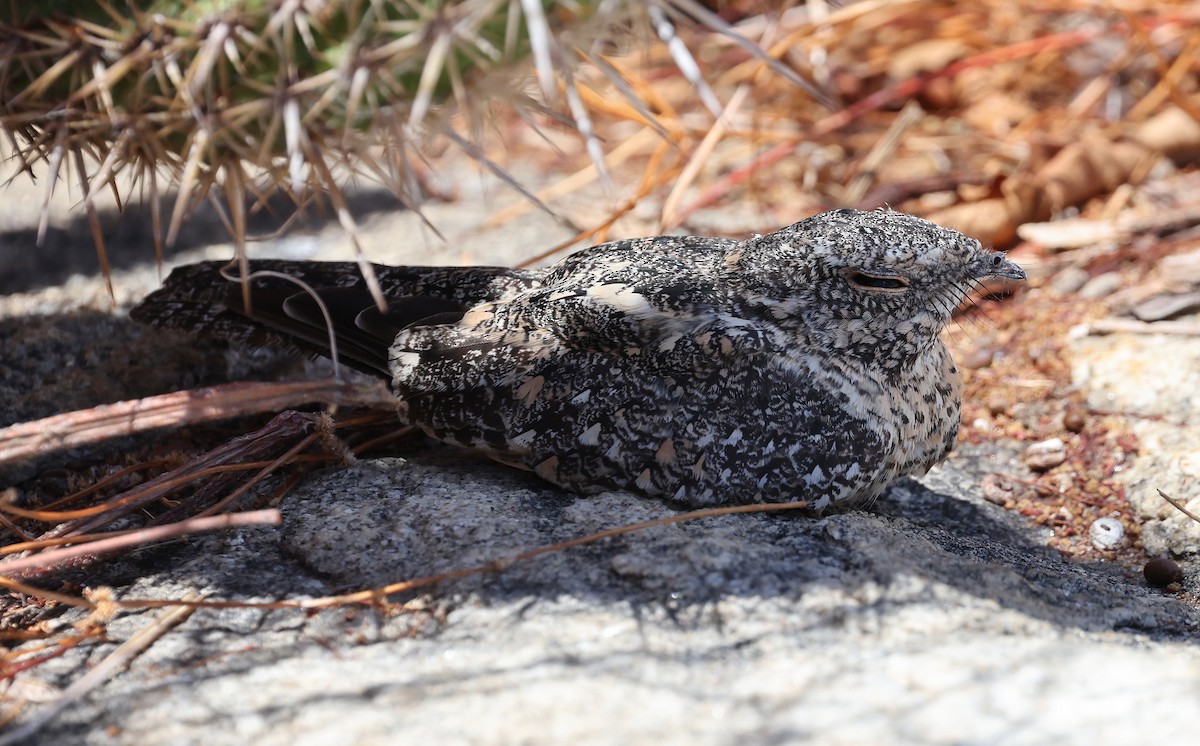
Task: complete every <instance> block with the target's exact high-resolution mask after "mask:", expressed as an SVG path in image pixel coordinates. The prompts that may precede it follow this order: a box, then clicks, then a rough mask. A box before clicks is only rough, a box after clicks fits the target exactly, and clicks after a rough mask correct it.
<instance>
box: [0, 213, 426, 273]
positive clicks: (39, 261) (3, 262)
mask: <svg viewBox="0 0 1200 746" xmlns="http://www.w3.org/2000/svg"><path fill="white" fill-rule="evenodd" d="M174 199H175V197H174V195H173V194H172V195H168V196H166V197H164V198H163V204H164V205H166V206H169V205H172V204H174ZM346 201H347V203H348V206H349V209H350V212H351V214H353V215H354V216H355V217H357V218H360V219H361V218H363V217H365V216H367V215H370V214H373V213H377V212H384V211H388V210H399V209H403V207H402V206H401V205H400V204H399V203H398V202H397V201H396V198H395V196H393V195H392V194H391V193H390V192H385V191H381V190H372V191H362V192H356V193H352V194H349V195H347V197H346ZM168 209H169V207H168V208H164V217H163V220H164V221H166V220H167V219H168V217H169V212H168ZM295 211H296V208H295V205H294V204H293V203H292V202H291V201H290V200H287V199H285V198H282V197H276V198H274V199H272V200H270V203H269V207H268V208H267V209H259V210H256V211H255V212H253V213H252V214H250V215H248V216H247V233H248V234H250V235H251V236H256V235H269V234H272V233H275V232H276V231H279V230H280V229H281V228H283V227H284V226H285V225H286V223H287V220H288V218H289V216H291V215H293V214H294V213H295ZM76 212H77V216H76V217H75V218H74V219H72V220H71V221H70V223H68V224H67V226H66V227H64V228H49V229H48V230H47V231H46V236H45V240H44V241H43V242H42V245H41V246H38V244H37V230H36V229H33V228H31V229H17V230H10V231H6V232H0V266H3V267H4V268H5V271H4V272H3V273H0V294H8V293H22V292H31V291H34V290H38V289H41V288H44V287H52V286H56V285H61V284H63V282H65V281H66V280H67V278H69V277H71V276H72V275H77V274H80V275H98V274H100V260H99V258H98V257H97V255H96V250H95V248H94V247H95V244H94V243H93V240H92V229H91V224H90V223H89V221H88V218H87V215H86V214H84V213H83V210H82V209H79V210H77V211H76ZM98 218H99V221H100V228H101V232H102V234H103V236H104V245H105V249H106V251H107V254H108V264H109V266H110V267H111V268H112V269H114V270H120V269H126V268H129V267H133V266H136V265H139V264H148V263H150V262H153V261H154V228H153V223H152V221H151V218H150V210H149V207H145V206H135V207H131V208H130V209H129V210H128V211H127V212H125V213H121V212H118V211H116V210H101V211H99V214H98ZM336 222H337V217H336V215H335V214H334V212H333V210H332V209H329V208H325V209H323V210H322V209H317V208H316V207H309V208H307V209H306V210H305V212H304V213H303V214H302V215H301V216H300V217H299V218H298V219H297V220H295V221H294V222H293V223H292V224H291V225H288V226H287V227H288V229H289V230H296V229H307V230H315V229H317V228H320V227H322V226H324V225H327V224H330V223H336ZM229 240H230V238H229V232H228V231H227V230H226V228H225V224H224V223H223V222H222V220H221V218H220V217H219V216H218V215H217V214H216V213H215V212H214V211H213V209H212V208H211V207H209V206H208V205H207V204H204V205H202V206H201V207H199V208H197V210H196V213H195V214H194V215H193V216H192V217H191V218H190V219H189V220H188V221H187V222H186V223H185V224H184V226H183V228H182V229H181V231H180V234H179V238H178V240H177V241H176V242H175V245H174V246H172V247H170V248H169V249H166V248H164V252H165V254H166V256H173V255H175V254H177V253H180V252H182V251H186V250H188V249H194V248H196V247H199V246H207V245H210V244H215V243H225V242H228V241H229Z"/></svg>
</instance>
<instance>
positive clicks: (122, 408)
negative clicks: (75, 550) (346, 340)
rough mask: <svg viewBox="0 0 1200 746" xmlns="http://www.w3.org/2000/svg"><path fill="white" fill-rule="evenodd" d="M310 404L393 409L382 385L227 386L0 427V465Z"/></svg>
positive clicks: (238, 384)
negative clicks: (142, 434)
mask: <svg viewBox="0 0 1200 746" xmlns="http://www.w3.org/2000/svg"><path fill="white" fill-rule="evenodd" d="M312 402H321V403H325V404H335V405H353V406H364V407H375V408H390V407H394V406H395V399H394V397H392V396H391V394H389V393H387V392H386V390H385V389H384V388H383V386H382V385H363V384H346V383H339V382H337V381H302V382H298V383H228V384H223V385H220V386H210V387H207V388H200V389H191V390H189V391H178V392H174V393H170V394H163V395H161V396H151V397H147V398H145V399H135V400H131V401H123V402H117V403H115V404H103V405H101V406H98V407H93V408H91V409H84V410H78V411H75V412H67V413H65V414H60V415H55V416H53V417H47V418H45V419H41V420H34V421H32V422H22V423H19V424H16V425H10V426H9V427H6V428H3V429H0V464H5V463H11V462H14V461H19V460H22V459H27V458H31V457H33V456H37V455H40V454H44V453H49V452H51V451H56V450H61V449H64V448H75V447H78V446H82V445H87V444H89V443H98V442H100V441H104V440H109V439H112V438H119V437H122V436H126V435H132V434H134V433H139V432H144V431H146V430H153V429H157V428H161V427H171V426H178V425H191V424H196V423H200V422H211V421H214V420H221V419H226V418H229V417H237V416H242V415H247V414H255V413H260V412H275V411H281V410H285V409H291V408H294V407H298V406H301V405H303V404H308V403H312Z"/></svg>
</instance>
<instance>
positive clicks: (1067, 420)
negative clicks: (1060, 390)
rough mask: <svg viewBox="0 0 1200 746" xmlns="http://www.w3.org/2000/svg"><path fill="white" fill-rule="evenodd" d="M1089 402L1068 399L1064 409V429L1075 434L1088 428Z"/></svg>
mask: <svg viewBox="0 0 1200 746" xmlns="http://www.w3.org/2000/svg"><path fill="white" fill-rule="evenodd" d="M1087 422H1088V410H1087V402H1086V401H1080V400H1079V399H1074V398H1072V399H1068V400H1067V404H1066V406H1065V407H1064V408H1063V427H1065V428H1066V429H1067V430H1070V431H1071V432H1073V433H1078V432H1082V431H1083V428H1085V427H1087Z"/></svg>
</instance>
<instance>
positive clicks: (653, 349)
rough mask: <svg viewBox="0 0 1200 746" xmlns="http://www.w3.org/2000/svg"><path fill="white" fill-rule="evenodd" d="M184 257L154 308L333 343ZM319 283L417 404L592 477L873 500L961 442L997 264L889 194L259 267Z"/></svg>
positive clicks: (515, 455) (704, 502) (1011, 274)
mask: <svg viewBox="0 0 1200 746" xmlns="http://www.w3.org/2000/svg"><path fill="white" fill-rule="evenodd" d="M220 266H221V265H220V264H219V263H209V264H200V265H193V266H189V267H183V268H181V269H178V270H176V271H175V272H174V273H172V274H171V276H170V278H169V279H168V281H167V283H166V286H165V287H164V288H163V289H161V290H159V291H157V292H155V293H154V294H153V295H151V296H150V297H149V298H148V299H147V300H146V301H145V302H144V303H143V304H142V305H141V306H139V307H138V308H136V309H134V312H133V316H134V318H135V319H138V320H142V321H147V322H150V323H154V324H156V325H159V326H163V327H171V328H182V329H188V330H193V331H198V332H203V333H207V334H212V335H218V336H222V337H226V338H230V339H234V340H240V341H243V342H248V343H251V344H273V343H288V344H292V345H294V346H297V347H300V348H302V349H305V350H307V351H310V352H326V348H327V342H326V340H327V332H326V326H325V323H324V321H323V318H322V316H321V314H320V312H319V310H318V308H317V305H316V304H315V303H314V301H313V300H312V298H311V297H310V296H308V295H307V294H305V293H303V292H300V291H299V290H298V289H297V288H296V287H295V286H294V285H292V284H287V283H285V282H283V281H281V280H278V279H270V278H268V279H266V280H256V281H254V282H253V283H252V288H253V293H252V295H253V306H252V311H250V312H249V314H247V313H245V312H244V311H243V310H242V308H243V307H242V302H241V291H240V288H239V286H238V285H236V284H232V283H229V282H227V281H224V280H222V279H221V277H220V275H219V267H220ZM252 269H270V270H274V271H277V272H282V273H286V274H288V275H291V276H293V277H296V278H298V279H300V280H302V281H303V282H305V283H307V284H308V285H310V286H313V287H314V288H318V289H319V294H320V296H321V298H322V299H323V300H324V302H325V303H326V305H327V306H328V308H329V310H330V312H331V315H332V316H333V319H334V329H335V332H336V334H337V338H338V345H339V352H340V354H341V356H342V358H343V360H344V361H346V362H348V363H349V364H351V365H353V366H355V367H357V368H359V369H361V370H364V371H368V372H371V373H376V374H378V375H381V376H386V377H388V378H390V380H391V385H392V389H393V391H394V392H395V394H396V396H397V397H398V398H399V402H400V416H401V418H402V420H403V421H404V422H406V423H410V424H413V425H417V426H419V427H421V428H422V429H423V430H424V431H425V432H427V433H428V434H429V435H431V436H433V437H434V438H437V439H439V440H442V441H445V442H447V443H453V444H456V445H461V446H466V447H468V448H473V449H477V450H480V451H483V452H485V453H487V454H488V455H489V456H491V457H492V458H494V459H496V460H498V461H502V462H504V463H507V464H511V465H514V466H518V467H521V468H525V469H530V470H532V471H533V472H534V473H536V474H537V475H538V476H540V477H542V478H543V479H546V480H548V481H550V482H553V483H554V484H557V485H560V486H562V487H565V488H567V489H570V490H574V491H577V492H584V493H590V492H597V491H601V490H605V489H611V488H620V489H630V490H636V491H639V492H642V493H644V494H647V495H652V496H655V497H661V498H665V499H668V500H671V501H673V502H676V503H679V504H681V505H686V506H694V507H700V506H712V505H719V504H729V503H749V502H760V501H769V502H774V501H791V500H806V501H808V502H809V503H810V505H811V506H812V507H814V508H816V509H821V508H825V507H827V506H829V505H835V504H843V505H845V504H852V503H854V502H858V501H865V500H870V499H873V498H875V497H876V496H878V495H879V493H880V492H881V491H882V490H883V489H884V488H885V487H886V486H887V485H888V484H890V483H891V482H892V481H893V480H895V479H897V478H898V477H901V476H905V475H910V474H918V475H919V474H923V473H925V471H926V470H928V469H929V467H931V466H932V465H934V464H936V463H938V462H939V461H941V460H942V459H943V458H945V457H946V455H947V454H948V453H949V452H950V448H951V446H952V445H953V443H954V439H955V436H956V433H957V430H958V424H959V418H960V415H959V406H960V397H961V390H962V385H961V382H960V379H959V375H958V371H957V369H956V368H955V366H954V362H953V360H952V359H951V357H950V353H949V351H948V350H947V349H946V347H945V345H944V344H943V343H942V341H941V339H940V338H939V332H940V331H941V330H942V327H943V326H944V325H945V324H946V322H947V320H948V319H949V318H950V315H951V313H952V311H953V310H954V309H955V308H956V307H957V306H958V305H959V304H960V303H961V302H962V300H963V298H964V297H965V296H966V294H967V293H968V292H969V291H970V290H971V289H972V288H974V287H976V286H978V284H979V283H980V282H981V281H983V280H986V279H989V278H1010V279H1013V280H1023V279H1025V273H1024V272H1023V271H1022V270H1021V268H1020V267H1019V266H1017V265H1016V264H1014V263H1013V262H1011V261H1009V260H1007V259H1006V258H1005V257H1004V256H1003V255H1002V254H1000V253H996V252H991V251H988V250H985V249H984V248H982V247H981V246H980V244H979V242H978V241H975V240H973V239H971V238H968V237H966V236H964V235H962V234H960V233H957V232H955V231H952V230H947V229H945V228H941V227H939V226H937V225H934V224H933V223H930V222H928V221H926V220H922V219H920V218H916V217H913V216H911V215H905V214H903V213H898V212H892V211H872V212H862V211H856V210H835V211H833V212H827V213H823V214H821V215H817V216H815V217H812V218H809V219H807V220H804V221H802V222H799V223H796V224H795V225H792V226H790V227H787V228H784V229H782V230H780V231H777V232H775V233H771V234H770V235H765V236H755V237H753V238H750V239H747V240H744V241H737V240H732V239H722V238H701V237H674V236H663V237H657V238H640V239H632V240H627V241H616V242H613V243H608V244H604V245H601V246H596V247H593V248H589V249H585V250H582V251H579V252H577V253H575V254H572V255H571V256H568V257H566V258H565V259H563V260H562V261H561V262H559V263H558V264H557V265H555V266H553V267H551V268H549V269H545V270H514V269H506V268H495V267H468V268H447V267H383V266H377V267H376V268H375V269H376V272H377V273H378V277H379V282H380V284H381V286H382V288H383V291H384V295H385V297H386V298H387V299H388V300H389V310H388V312H387V313H386V314H384V313H380V312H379V311H377V310H375V308H374V306H373V304H372V302H371V300H370V297H369V296H368V294H367V292H366V290H365V286H364V283H363V282H362V280H361V277H360V275H359V272H358V269H357V267H356V265H354V264H349V263H319V262H284V261H262V262H259V261H256V262H254V264H253V267H252Z"/></svg>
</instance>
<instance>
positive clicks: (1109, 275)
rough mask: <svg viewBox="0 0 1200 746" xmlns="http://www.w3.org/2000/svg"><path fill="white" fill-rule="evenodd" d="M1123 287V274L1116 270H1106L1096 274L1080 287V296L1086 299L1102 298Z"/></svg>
mask: <svg viewBox="0 0 1200 746" xmlns="http://www.w3.org/2000/svg"><path fill="white" fill-rule="evenodd" d="M1120 289H1121V275H1119V274H1117V273H1116V272H1105V273H1104V274H1102V275H1096V276H1095V277H1093V278H1092V279H1090V280H1088V281H1087V284H1085V285H1084V286H1083V287H1081V288H1079V297H1080V298H1083V299H1084V300H1100V299H1101V298H1107V297H1108V296H1110V295H1112V294H1113V293H1115V292H1117V291H1118V290H1120Z"/></svg>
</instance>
